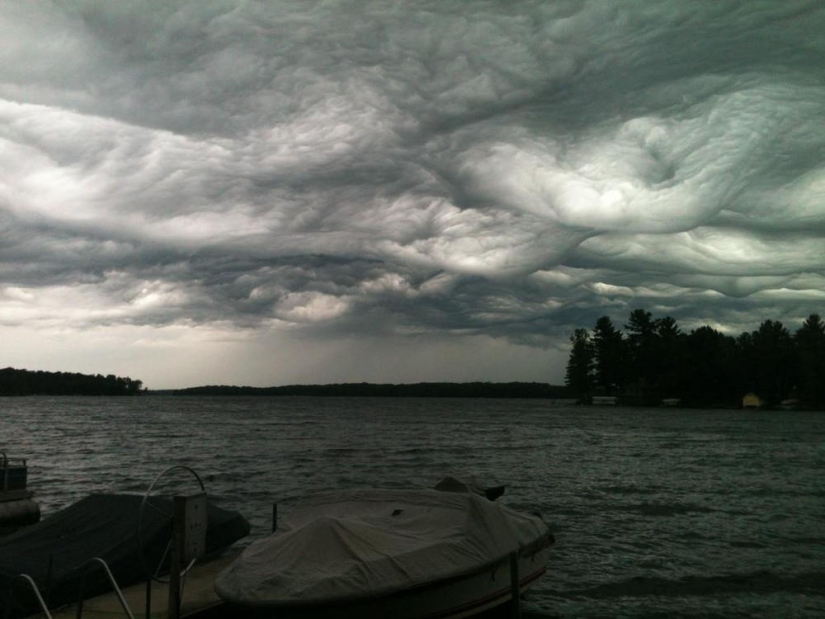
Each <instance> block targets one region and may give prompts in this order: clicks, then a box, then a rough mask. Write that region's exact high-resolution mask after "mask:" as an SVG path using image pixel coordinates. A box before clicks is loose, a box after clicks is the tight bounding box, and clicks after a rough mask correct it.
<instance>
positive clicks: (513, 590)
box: [510, 550, 521, 619]
mask: <svg viewBox="0 0 825 619" xmlns="http://www.w3.org/2000/svg"><path fill="white" fill-rule="evenodd" d="M510 594H511V596H512V597H511V600H510V601H511V605H510V617H511V618H512V619H521V583H520V579H519V573H518V550H515V551H513V552H511V553H510Z"/></svg>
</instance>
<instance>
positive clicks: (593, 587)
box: [0, 396, 825, 619]
mask: <svg viewBox="0 0 825 619" xmlns="http://www.w3.org/2000/svg"><path fill="white" fill-rule="evenodd" d="M0 450H1V451H6V452H7V453H8V455H9V456H14V457H25V458H28V460H29V465H30V469H29V480H30V487H31V489H32V490H34V491H35V493H36V495H37V499H38V501H39V503H40V505H41V508H42V510H43V515H44V517H48V516H49V514H51V513H54V512H55V511H56V510H58V509H60V508H62V507H65V506H66V505H68V504H69V503H71V502H73V501H75V500H78V499H80V498H82V497H83V496H85V495H87V494H89V493H92V492H141V493H142V492H144V491H145V490H146V488H147V487H148V485H149V484H150V483H151V482H152V480H153V479H154V478H155V476H156V475H157V474H158V473H160V472H161V471H162V470H163V469H164V468H165V467H167V466H171V465H176V464H183V465H187V466H190V467H192V468H194V469H195V470H196V471H197V472H198V473H199V474H200V475H201V477H202V478H203V481H204V483H205V485H206V489H207V491H208V492H209V494H210V495H211V496H212V498H213V499H214V500H216V501H217V502H218V503H219V504H221V505H223V506H225V507H228V508H231V509H237V510H239V511H241V512H242V513H243V514H244V515H245V516H246V517H247V518H248V519H249V521H250V522H251V523H252V527H253V529H252V534H251V538H257V537H261V536H264V535H266V534H267V533H268V532H269V530H270V525H271V513H272V507H271V506H272V503H273V502H277V503H278V505H279V507H278V509H279V511H280V512H281V513H284V512H285V511H286V510H288V509H289V508H290V506H291V505H294V504H295V502H296V501H298V500H299V499H300V497H301V496H302V495H303V494H306V493H309V492H314V491H321V490H332V489H338V488H349V487H357V486H378V487H422V486H432V485H434V484H435V483H437V482H438V480H439V479H441V478H442V477H444V476H446V475H454V476H459V477H460V476H464V477H466V476H469V475H472V476H475V477H476V478H477V479H479V480H480V481H488V482H489V483H490V484H491V485H492V484H495V483H503V484H506V486H507V492H506V494H505V495H504V497H502V498H501V499H499V500H500V501H503V502H505V503H506V504H509V505H511V506H514V507H516V508H518V509H525V510H539V511H540V512H541V513H542V514H543V516H544V518H545V519H546V520H547V521H548V522H549V523H550V524H551V529H552V530H553V532H554V534H555V536H556V539H557V543H556V546H555V551H554V553H553V555H552V559H551V563H550V566H549V571H548V573H547V575H546V576H545V578H544V579H543V580H542V581H541V582H540V583H539V584H538V585H537V586H536V587H534V588H533V589H532V590H531V592H530V593H529V595H528V596H527V597H526V599H525V613H524V616H525V618H526V619H529V618H536V617H663V618H664V617H668V618H679V617H726V618H727V617H823V616H825V414H822V413H806V412H798V411H783V412H768V411H758V412H752V411H738V410H681V409H670V408H668V409H633V408H610V407H605V408H600V407H577V406H570V405H567V404H563V403H559V402H557V401H553V400H486V399H472V400H471V399H423V398H422V399H417V398H409V399H401V398H399V399H383V398H313V397H296V398H288V397H283V398H265V397H261V398H257V397H249V398H243V397H221V398H200V397H173V396H146V397H139V398H81V397H76V398H50V397H30V398H0ZM187 483H189V486H190V488H192V489H194V486H193V484H194V480H193V479H192V480H189V481H184V482H183V485H184V486H185V485H186V484H187Z"/></svg>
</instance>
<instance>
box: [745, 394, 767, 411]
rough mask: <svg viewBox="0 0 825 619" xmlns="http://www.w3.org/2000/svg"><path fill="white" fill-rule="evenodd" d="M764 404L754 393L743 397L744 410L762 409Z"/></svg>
mask: <svg viewBox="0 0 825 619" xmlns="http://www.w3.org/2000/svg"><path fill="white" fill-rule="evenodd" d="M763 405H764V402H763V401H762V399H761V398H760V397H759V396H758V395H756V394H755V393H754V392H753V391H750V392H748V393H746V394H745V395H744V396H742V408H762V406H763Z"/></svg>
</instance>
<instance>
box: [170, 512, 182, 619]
mask: <svg viewBox="0 0 825 619" xmlns="http://www.w3.org/2000/svg"><path fill="white" fill-rule="evenodd" d="M172 508H173V509H172V537H171V540H170V543H171V548H170V550H169V552H170V555H169V615H168V616H169V619H180V565H181V552H182V550H183V547H182V543H183V539H182V538H183V527H184V523H185V520H186V498H185V497H179V496H176V497H173V505H172Z"/></svg>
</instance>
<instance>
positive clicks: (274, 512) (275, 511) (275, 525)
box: [272, 503, 278, 533]
mask: <svg viewBox="0 0 825 619" xmlns="http://www.w3.org/2000/svg"><path fill="white" fill-rule="evenodd" d="M277 530H278V504H277V503H273V504H272V532H273V533H275V531H277Z"/></svg>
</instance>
